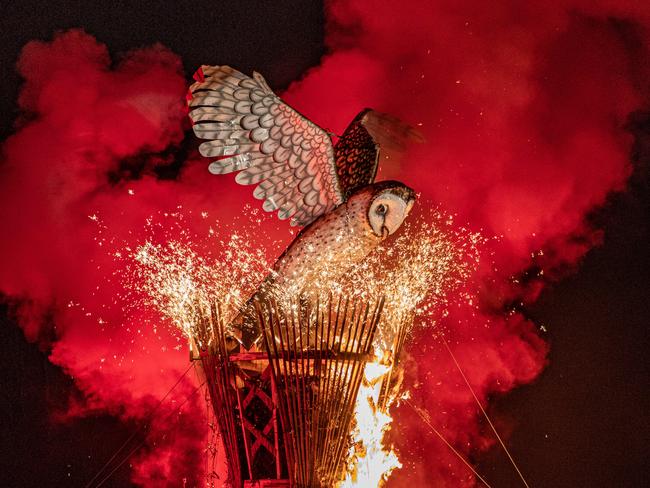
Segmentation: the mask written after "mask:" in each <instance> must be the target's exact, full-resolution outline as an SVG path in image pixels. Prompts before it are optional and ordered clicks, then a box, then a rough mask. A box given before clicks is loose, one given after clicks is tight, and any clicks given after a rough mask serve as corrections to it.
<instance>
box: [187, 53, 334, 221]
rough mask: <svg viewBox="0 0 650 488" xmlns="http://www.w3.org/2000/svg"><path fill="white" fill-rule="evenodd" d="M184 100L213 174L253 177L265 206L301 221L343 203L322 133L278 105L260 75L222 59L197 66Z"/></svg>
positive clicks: (331, 155) (246, 180) (330, 151)
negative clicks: (219, 62) (242, 70)
mask: <svg viewBox="0 0 650 488" xmlns="http://www.w3.org/2000/svg"><path fill="white" fill-rule="evenodd" d="M195 79H196V80H197V82H196V83H194V84H193V85H192V86H191V87H190V93H189V97H188V105H189V109H190V118H191V119H192V122H193V124H194V126H193V127H194V133H195V134H196V136H197V137H199V138H201V139H206V140H207V142H204V143H202V144H201V145H200V147H199V151H200V153H201V154H202V155H203V156H206V157H210V158H218V159H217V160H215V161H213V162H212V163H211V164H210V166H209V170H210V172H211V173H214V174H225V173H231V172H239V173H238V175H237V177H236V181H237V182H238V183H240V184H243V185H252V184H256V185H257V187H256V188H255V190H254V192H253V195H254V196H255V197H256V198H259V199H262V200H264V203H263V208H264V210H266V211H269V212H273V211H278V217H279V218H281V219H286V218H289V217H291V223H292V225H307V224H309V223H310V222H312V221H313V220H315V219H316V218H318V217H319V216H320V215H323V214H324V213H327V212H329V211H330V210H332V209H333V208H335V207H337V206H338V205H340V204H341V203H343V202H344V200H345V199H344V194H343V192H342V190H341V186H340V184H339V180H338V175H337V170H336V164H335V159H334V149H333V147H332V142H331V140H330V138H329V136H328V134H327V133H326V132H325V131H324V130H323V129H321V128H320V127H318V126H317V125H315V124H313V123H312V122H310V121H309V120H307V119H306V118H304V117H303V116H302V115H300V114H299V113H298V112H296V111H295V110H293V109H292V108H291V107H289V106H288V105H287V104H285V103H284V102H283V101H282V100H281V99H280V98H279V97H277V96H276V95H275V94H274V93H273V91H272V90H271V89H270V88H269V86H268V84H267V83H266V81H265V80H264V78H263V77H262V76H261V75H260V74H258V73H254V74H253V77H252V78H250V77H248V76H246V75H244V74H242V73H240V72H239V71H236V70H234V69H232V68H230V67H229V66H203V67H201V69H199V70H198V71H197V73H196V74H195Z"/></svg>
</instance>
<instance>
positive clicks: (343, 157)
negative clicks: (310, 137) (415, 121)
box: [334, 108, 424, 199]
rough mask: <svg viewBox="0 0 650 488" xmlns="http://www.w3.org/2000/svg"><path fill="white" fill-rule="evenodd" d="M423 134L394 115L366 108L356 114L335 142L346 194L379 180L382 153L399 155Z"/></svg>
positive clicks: (338, 170)
mask: <svg viewBox="0 0 650 488" xmlns="http://www.w3.org/2000/svg"><path fill="white" fill-rule="evenodd" d="M423 141H424V138H423V137H422V134H420V132H418V131H417V130H416V129H414V128H413V127H411V126H410V125H408V124H406V123H404V122H402V121H401V120H399V119H398V118H396V117H393V116H392V115H388V114H385V113H382V112H377V111H375V110H372V109H369V108H367V109H364V110H362V111H361V112H359V114H358V115H357V116H356V117H355V118H354V120H353V121H352V122H350V125H348V127H347V128H346V129H345V132H344V133H343V135H342V136H341V138H340V139H339V141H338V142H337V143H336V146H334V159H335V161H336V172H337V174H338V179H339V184H340V185H341V191H342V192H343V195H344V197H345V198H346V199H347V197H348V196H349V195H350V194H351V193H352V192H353V191H354V190H356V189H357V188H359V187H362V186H366V185H369V184H371V183H373V182H374V181H375V176H376V175H377V167H378V166H379V157H380V154H381V155H382V156H383V155H386V156H389V155H390V157H391V159H396V157H397V156H398V155H399V154H400V153H403V152H404V151H405V150H406V148H407V145H408V144H409V143H411V142H423Z"/></svg>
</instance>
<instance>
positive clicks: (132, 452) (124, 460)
mask: <svg viewBox="0 0 650 488" xmlns="http://www.w3.org/2000/svg"><path fill="white" fill-rule="evenodd" d="M205 383H206V382H205V381H204V382H203V383H201V384H200V385H199V386H197V387H196V388H194V391H193V392H192V393H190V394H189V395H188V396H187V398H186V399H185V400H184V401H183V403H181V404H180V405H179V406H178V407H176V409H175V410H174V411H173V412H170V413H169V414H168V415H167V416H166V417H165V420H167V419H169V418H171V417H172V416H173V415H176V414H178V413H179V412H180V410H181V408H183V407H184V406H185V404H186V403H187V402H188V401H189V400H190V398H192V397H193V396H194V395H196V393H197V392H198V391H200V390H201V388H202V387H203V385H205ZM146 442H147V439H143V440H142V441H141V442H140V443H139V444H138V445H137V446H135V447H134V448H133V449H131V450H130V451H129V453H128V454H127V455H126V456H125V457H124V459H122V461H120V463H119V464H118V465H117V466H115V467H114V468H113V469H112V470H111V472H110V473H108V474H107V475H106V476H105V477H104V478H103V479H102V480H101V481H100V482H99V483H97V485H96V486H95V488H99V487H100V486H102V485H103V484H104V483H105V482H106V481H107V480H108V479H110V477H111V476H113V473H115V472H116V471H117V470H118V469H120V467H121V466H122V465H123V464H124V463H125V462H127V461H128V460H129V459H130V458H131V456H133V454H135V453H136V451H137V450H138V449H140V448H141V447H142V446H144V445H145V443H146Z"/></svg>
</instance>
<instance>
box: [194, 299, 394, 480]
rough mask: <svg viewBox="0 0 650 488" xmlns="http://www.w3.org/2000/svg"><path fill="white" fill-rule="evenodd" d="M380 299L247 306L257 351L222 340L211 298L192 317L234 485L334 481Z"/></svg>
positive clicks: (368, 354)
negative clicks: (253, 316)
mask: <svg viewBox="0 0 650 488" xmlns="http://www.w3.org/2000/svg"><path fill="white" fill-rule="evenodd" d="M382 307H383V300H379V301H377V302H375V303H367V302H363V301H360V300H350V299H348V298H345V297H340V298H337V299H334V298H331V297H330V298H329V299H327V300H326V301H325V302H324V303H320V302H315V303H313V304H311V305H308V304H305V303H304V302H296V303H288V304H284V305H281V304H279V303H278V302H276V301H272V300H269V301H264V302H258V303H256V311H257V320H258V326H259V329H260V331H261V333H262V343H263V346H264V350H263V351H253V350H251V351H245V350H243V349H242V348H241V346H237V347H234V346H235V343H234V342H233V340H232V338H231V337H229V334H228V331H227V328H226V324H225V323H224V319H223V314H222V312H221V310H220V307H219V305H218V304H213V305H212V306H211V307H210V310H209V311H204V312H203V313H200V314H198V318H197V325H196V329H195V337H194V338H193V339H194V340H193V342H194V345H193V359H196V360H198V361H200V362H201V365H202V370H203V372H204V374H205V378H206V385H207V388H208V392H209V396H210V400H211V404H212V408H213V411H214V414H215V417H216V419H217V422H218V427H219V431H220V433H221V438H222V441H223V445H224V447H225V450H226V456H227V458H228V470H229V478H230V480H229V481H230V483H231V484H232V486H233V487H235V488H258V487H259V488H263V487H267V488H271V487H277V488H280V487H291V488H329V487H333V486H335V485H336V484H337V482H338V481H339V480H341V479H342V477H343V475H344V471H345V458H346V455H347V451H348V448H349V442H350V430H351V425H352V420H353V415H354V405H355V401H356V398H357V393H358V391H359V386H360V384H361V380H362V377H363V372H364V368H365V365H366V363H367V362H368V361H369V360H371V359H372V357H373V349H372V345H373V339H374V337H375V333H376V330H377V325H378V323H379V320H380V316H381V312H382Z"/></svg>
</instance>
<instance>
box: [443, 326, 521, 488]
mask: <svg viewBox="0 0 650 488" xmlns="http://www.w3.org/2000/svg"><path fill="white" fill-rule="evenodd" d="M440 338H441V339H442V343H443V344H444V345H445V347H446V348H447V351H448V352H449V355H450V356H451V359H453V361H454V364H455V365H456V368H458V371H459V372H460V375H461V376H462V377H463V380H464V381H465V384H466V385H467V388H469V391H470V392H471V393H472V396H473V397H474V400H475V401H476V403H477V405H478V407H479V408H480V409H481V412H482V413H483V416H484V417H485V419H486V420H487V421H488V424H490V428H491V429H492V432H494V435H495V436H496V438H497V439H498V440H499V444H501V447H503V450H504V451H505V452H506V454H507V455H508V459H510V462H511V463H512V465H513V466H514V468H515V470H516V471H517V474H518V475H519V477H520V478H521V481H522V482H523V483H524V485H525V486H526V488H530V486H529V485H528V483H527V482H526V479H525V478H524V475H523V474H522V473H521V471H520V470H519V467H518V466H517V463H516V462H515V460H514V459H513V457H512V455H511V454H510V451H509V450H508V448H507V447H506V444H505V443H504V442H503V439H501V436H500V435H499V433H498V432H497V429H496V427H494V424H493V423H492V420H490V417H489V416H488V414H487V412H486V411H485V409H484V408H483V405H481V402H480V401H479V399H478V397H477V396H476V393H474V389H473V388H472V385H470V384H469V381H468V380H467V376H465V373H464V372H463V369H462V368H461V367H460V364H459V363H458V361H457V360H456V356H455V355H454V353H453V352H451V348H450V347H449V344H448V343H447V341H446V340H445V337H444V336H443V335H442V334H441V335H440Z"/></svg>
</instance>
